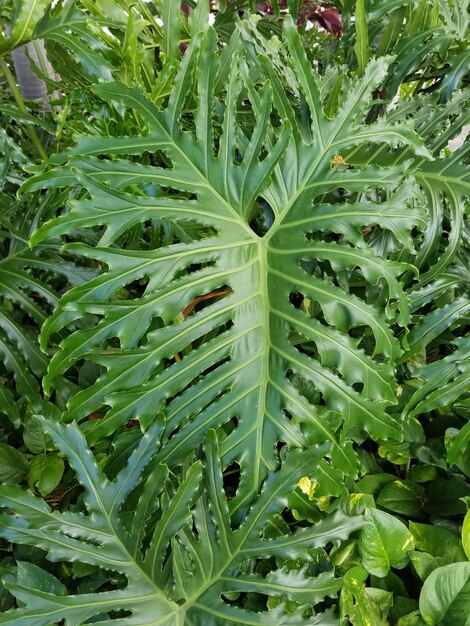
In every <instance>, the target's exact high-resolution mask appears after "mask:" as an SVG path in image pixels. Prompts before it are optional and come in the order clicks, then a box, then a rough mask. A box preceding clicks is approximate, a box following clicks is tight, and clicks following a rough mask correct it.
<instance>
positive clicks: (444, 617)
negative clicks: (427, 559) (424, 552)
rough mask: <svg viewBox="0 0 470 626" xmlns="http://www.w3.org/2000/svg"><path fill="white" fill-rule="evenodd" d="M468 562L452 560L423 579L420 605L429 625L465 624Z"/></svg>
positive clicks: (469, 617)
mask: <svg viewBox="0 0 470 626" xmlns="http://www.w3.org/2000/svg"><path fill="white" fill-rule="evenodd" d="M469 606H470V563H452V564H451V565H445V566H444V567H439V568H438V569H436V570H434V571H433V572H432V573H431V574H430V575H429V576H428V578H427V579H426V581H425V583H424V586H423V589H422V591H421V596H420V599H419V609H420V611H421V614H422V616H423V618H424V621H425V622H426V624H430V625H431V626H451V625H452V626H468V625H469V624H470V615H469V613H468V607H469Z"/></svg>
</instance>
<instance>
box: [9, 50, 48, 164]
mask: <svg viewBox="0 0 470 626" xmlns="http://www.w3.org/2000/svg"><path fill="white" fill-rule="evenodd" d="M0 70H2V72H3V74H4V76H5V78H6V81H7V83H8V86H9V87H10V89H11V93H12V94H13V97H14V99H15V102H16V104H17V105H18V108H19V110H20V111H21V112H22V113H28V109H27V107H26V104H25V103H24V100H23V97H22V95H21V92H20V90H19V89H18V86H17V84H16V80H15V77H14V76H13V74H12V72H11V70H10V68H9V67H8V65H7V63H6V62H5V61H4V60H3V59H2V58H0ZM26 132H27V133H28V135H29V138H30V139H31V141H32V142H33V145H34V147H35V148H36V151H37V152H38V154H39V156H40V157H41V159H43V161H46V160H47V152H46V151H45V150H44V147H43V145H42V143H41V141H40V140H39V137H38V135H37V133H36V131H35V129H34V128H31V126H26Z"/></svg>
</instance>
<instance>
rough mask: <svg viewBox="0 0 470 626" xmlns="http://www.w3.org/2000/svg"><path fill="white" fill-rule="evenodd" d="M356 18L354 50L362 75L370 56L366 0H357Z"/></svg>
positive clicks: (360, 74)
mask: <svg viewBox="0 0 470 626" xmlns="http://www.w3.org/2000/svg"><path fill="white" fill-rule="evenodd" d="M354 20H355V21H354V23H355V26H356V43H355V44H354V52H355V53H356V58H357V65H358V69H359V76H362V75H363V74H364V70H365V68H366V66H367V63H368V62H369V58H370V50H369V29H368V28H367V13H366V9H365V5H364V0H356V11H355V14H354Z"/></svg>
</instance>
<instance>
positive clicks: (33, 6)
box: [0, 0, 51, 55]
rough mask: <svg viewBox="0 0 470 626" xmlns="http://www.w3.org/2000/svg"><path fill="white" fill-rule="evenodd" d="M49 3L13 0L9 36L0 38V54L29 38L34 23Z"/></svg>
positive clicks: (48, 1)
mask: <svg viewBox="0 0 470 626" xmlns="http://www.w3.org/2000/svg"><path fill="white" fill-rule="evenodd" d="M50 4H51V0H15V3H14V5H15V12H14V15H13V23H12V24H11V32H10V36H9V37H7V38H4V39H2V40H0V55H2V54H5V53H6V52H10V50H13V49H14V48H16V47H17V46H20V45H21V44H23V43H26V42H28V41H30V40H31V37H32V34H33V32H34V29H35V28H36V25H37V24H38V22H39V21H40V20H41V18H42V17H43V16H44V14H45V12H46V10H47V8H48V7H49V6H50Z"/></svg>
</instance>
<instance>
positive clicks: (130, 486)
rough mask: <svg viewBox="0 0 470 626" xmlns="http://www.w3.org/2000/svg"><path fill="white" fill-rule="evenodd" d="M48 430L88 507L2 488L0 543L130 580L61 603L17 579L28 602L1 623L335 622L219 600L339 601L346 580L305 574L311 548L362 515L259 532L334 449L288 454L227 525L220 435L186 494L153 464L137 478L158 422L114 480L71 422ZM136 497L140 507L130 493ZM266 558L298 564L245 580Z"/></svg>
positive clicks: (210, 440) (344, 532) (13, 589)
mask: <svg viewBox="0 0 470 626" xmlns="http://www.w3.org/2000/svg"><path fill="white" fill-rule="evenodd" d="M42 424H43V427H44V429H45V431H46V432H47V433H49V434H50V435H51V436H52V438H53V440H54V442H55V444H56V446H57V447H58V449H59V450H60V451H61V452H62V453H63V454H65V455H66V456H67V458H68V460H69V463H70V465H71V466H72V467H73V469H74V470H75V472H76V474H77V477H78V479H79V481H80V483H81V484H82V486H83V488H84V495H83V498H84V503H85V505H86V511H83V512H65V513H58V512H57V511H55V512H54V511H51V510H50V509H49V507H48V506H47V505H46V503H45V502H44V501H43V500H41V499H39V498H36V497H34V496H32V495H31V494H30V493H28V492H27V491H24V490H22V489H20V488H19V487H16V486H3V487H1V488H0V506H1V507H3V508H4V509H5V511H6V512H5V513H3V514H2V515H1V516H0V535H1V536H2V537H4V538H5V539H7V540H9V541H14V542H16V543H20V544H29V545H34V546H37V547H41V548H42V549H43V550H46V551H47V554H48V558H49V559H50V560H52V561H80V562H81V563H87V564H90V565H94V566H97V567H101V568H105V569H106V570H111V571H114V572H118V573H120V574H123V575H124V576H125V579H126V580H127V583H124V584H121V585H120V586H119V588H116V589H113V590H107V591H102V592H96V593H82V594H80V593H78V594H75V595H63V594H62V593H61V592H60V591H59V592H58V591H57V590H55V589H53V588H52V589H44V588H42V587H41V586H34V587H31V585H28V584H24V583H23V582H22V580H21V578H20V575H19V573H18V578H17V579H16V580H14V581H12V580H11V579H10V578H5V582H4V584H5V586H6V587H7V589H8V590H9V591H10V593H12V594H13V595H14V596H15V597H16V598H17V599H18V600H20V601H21V603H24V606H22V608H18V609H16V610H12V611H9V612H6V613H4V614H3V615H1V616H0V624H15V625H16V626H23V625H24V626H26V625H27V624H31V623H32V620H34V624H35V626H48V625H49V624H54V623H56V622H57V621H60V620H65V622H66V623H67V624H70V626H78V625H79V624H83V623H84V622H85V621H86V620H88V619H90V618H92V617H98V616H99V617H100V618H101V619H102V620H104V621H103V622H102V621H101V620H98V623H100V624H101V623H103V624H105V623H108V621H107V616H108V619H109V620H110V621H111V622H112V623H113V624H124V623H132V624H136V625H137V624H141V625H142V626H143V625H144V624H149V623H152V624H161V625H162V626H163V625H168V626H170V625H171V626H176V625H178V624H183V623H191V624H201V625H202V624H219V623H224V624H240V623H243V624H265V623H268V622H269V620H273V619H274V620H276V622H275V623H279V624H299V625H302V624H305V626H306V625H307V624H311V623H317V620H318V623H322V624H323V623H326V624H330V623H331V624H334V623H335V622H334V620H332V618H331V617H330V618H328V616H324V617H323V616H322V615H318V616H317V617H316V618H313V622H312V621H306V620H303V619H302V618H301V617H299V616H294V615H291V616H290V615H288V614H287V613H286V612H285V611H284V608H283V606H282V604H281V605H279V607H278V608H277V609H274V610H272V611H269V612H267V613H255V612H252V611H249V610H243V609H240V608H234V607H232V606H230V604H229V603H226V602H224V601H223V600H222V596H221V594H230V593H233V592H236V591H243V592H245V593H247V594H250V593H252V592H253V593H255V594H259V593H261V594H264V595H266V596H271V595H272V596H276V597H278V596H279V597H281V598H284V599H291V600H295V601H296V602H299V603H301V604H302V605H303V606H305V603H307V604H308V605H310V606H312V605H315V604H317V603H318V602H320V601H321V600H323V598H325V597H326V596H332V597H334V596H335V595H336V594H337V591H338V589H339V587H340V584H341V582H340V581H339V580H338V579H335V578H334V576H333V572H325V573H323V574H321V575H320V576H318V577H315V576H313V577H312V576H310V575H309V574H308V572H307V570H306V566H307V564H308V558H309V556H308V552H306V548H308V549H309V550H311V549H314V548H315V547H321V546H324V545H326V544H327V543H328V542H330V541H335V540H338V539H344V538H346V537H347V536H348V535H349V534H350V533H351V532H352V531H354V530H355V529H357V528H358V527H360V526H361V524H362V521H361V520H360V518H351V517H346V516H345V515H343V514H341V513H337V514H335V515H333V516H331V517H330V518H328V519H327V520H325V521H322V522H319V523H318V524H316V525H314V526H311V527H309V528H305V529H302V530H300V531H298V532H297V533H293V534H291V535H284V536H278V537H277V538H276V539H264V538H263V536H262V533H263V530H264V528H265V526H266V524H267V520H269V519H270V517H271V516H272V515H273V514H274V513H276V512H279V511H281V510H282V509H283V507H284V506H285V503H286V499H287V496H288V495H289V493H290V492H291V491H292V490H293V489H294V488H295V486H296V484H297V481H298V480H299V478H300V477H301V476H302V475H304V474H309V473H311V472H313V471H314V470H315V467H316V464H317V463H318V462H319V461H320V460H321V458H322V456H323V455H324V453H325V452H326V450H327V448H328V446H320V447H319V446H317V447H314V448H311V449H310V450H309V451H304V452H302V451H298V450H297V451H292V452H291V453H289V454H288V455H287V457H286V459H285V461H284V463H283V464H282V467H281V469H280V470H279V471H277V472H272V473H270V475H269V476H268V478H267V479H266V483H265V485H264V487H263V490H262V492H261V494H260V495H259V497H258V498H257V500H256V501H255V502H254V503H253V505H252V507H251V509H250V512H249V514H248V515H247V517H246V518H245V520H244V521H243V523H242V524H241V525H240V526H239V527H237V528H235V529H232V527H231V522H230V516H229V510H228V503H227V499H226V496H225V493H224V489H223V482H222V481H223V477H222V471H221V466H220V461H219V450H218V445H217V438H216V436H215V433H214V432H213V431H211V432H210V433H209V434H208V437H207V440H206V445H205V461H204V466H202V465H201V462H200V461H197V462H195V463H193V464H192V465H191V467H190V469H189V470H188V471H187V473H186V474H185V475H184V476H182V477H181V483H180V484H179V486H177V485H174V481H173V484H172V483H171V482H170V481H169V480H168V472H167V471H166V470H165V468H164V467H162V466H158V467H157V468H156V469H155V470H154V471H153V472H151V473H150V475H148V478H146V479H144V483H143V487H142V486H141V481H142V474H143V472H144V471H145V468H146V466H147V465H148V463H149V461H150V460H151V458H152V457H153V456H154V455H155V452H156V450H157V449H158V445H159V444H158V440H159V437H160V435H161V432H162V424H161V423H160V422H156V423H154V424H153V425H152V426H151V427H150V428H149V430H148V431H147V432H146V433H145V434H144V435H143V437H142V438H141V440H140V442H139V444H138V446H137V447H136V449H135V450H134V452H133V453H132V454H131V456H130V458H129V460H128V462H127V465H126V467H125V468H124V469H123V470H122V471H121V472H120V473H119V474H118V476H117V477H116V478H115V480H114V481H112V482H111V481H110V480H109V479H108V478H107V477H106V476H104V474H102V473H101V472H100V470H99V469H98V466H97V465H96V462H95V460H94V459H93V456H92V454H91V453H90V451H89V450H88V449H87V446H86V442H85V439H84V437H83V435H82V434H81V432H80V430H79V429H78V428H77V426H76V425H69V426H64V425H61V424H57V423H54V422H52V421H50V420H42ZM136 489H137V492H136V494H137V496H138V497H137V499H136V498H135V497H134V496H133V495H132V494H133V492H134V491H135V490H136ZM129 497H131V498H133V501H134V502H135V504H134V505H133V506H132V516H129V509H128V505H127V504H126V503H127V501H128V499H129ZM158 498H160V504H159V500H158ZM164 503H166V504H164ZM11 512H14V513H15V515H14V516H12V515H11ZM270 556H277V557H278V558H279V559H281V560H282V559H286V558H292V557H294V558H295V557H300V558H301V560H302V565H301V566H300V567H299V568H298V569H296V570H292V569H290V570H287V569H283V568H279V569H274V570H272V572H271V573H270V574H269V575H268V576H267V578H265V579H263V578H261V577H260V576H258V575H257V574H250V573H248V572H249V571H250V570H249V568H247V567H246V564H247V562H250V561H252V560H253V559H256V558H258V559H265V558H268V557H270ZM119 610H126V611H129V612H130V613H131V615H132V617H131V618H120V617H116V616H115V613H114V612H116V611H119ZM113 616H114V617H113ZM123 619H125V621H123ZM129 620H131V621H130V622H129ZM186 620H187V621H186ZM322 620H323V621H322ZM95 621H96V620H95Z"/></svg>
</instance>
